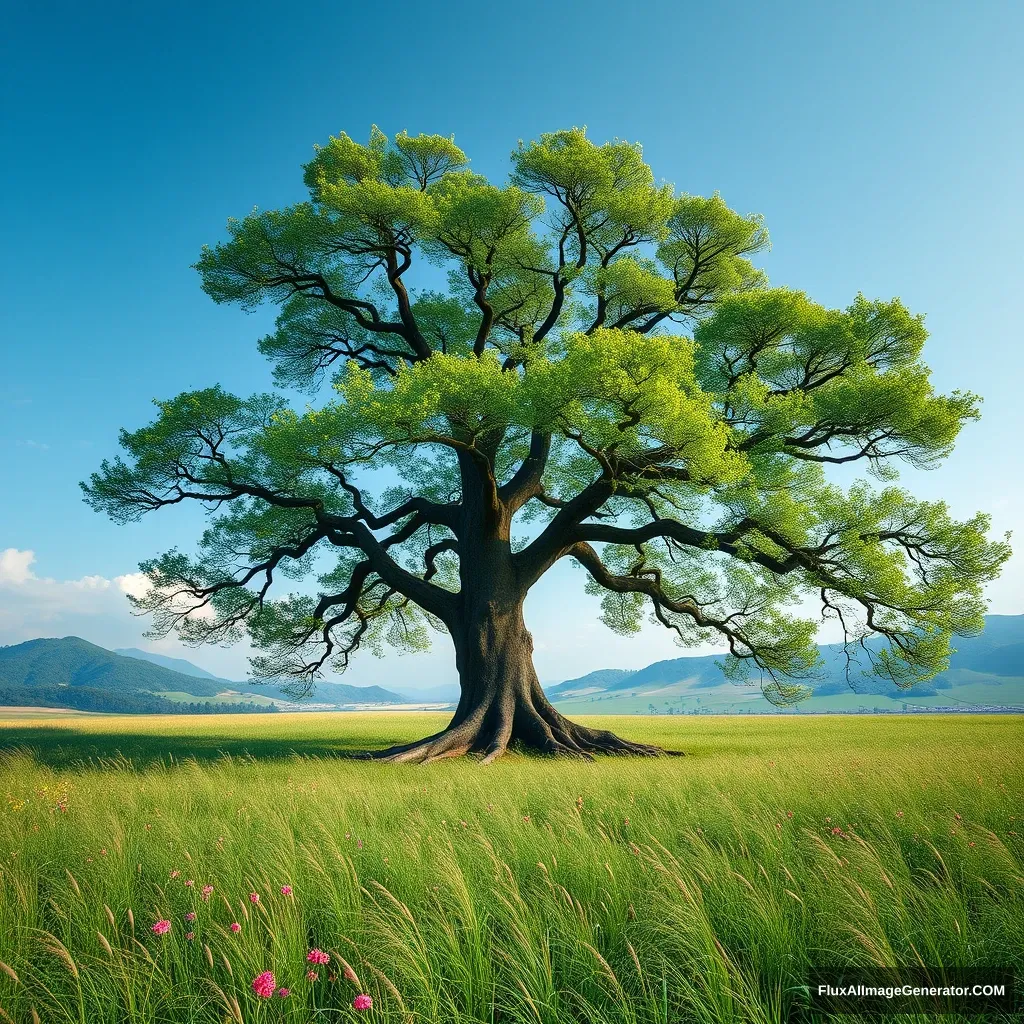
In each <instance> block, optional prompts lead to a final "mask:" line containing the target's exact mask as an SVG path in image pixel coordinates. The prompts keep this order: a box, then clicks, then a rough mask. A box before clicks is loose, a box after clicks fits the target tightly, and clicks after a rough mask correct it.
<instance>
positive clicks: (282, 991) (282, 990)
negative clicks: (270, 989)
mask: <svg viewBox="0 0 1024 1024" xmlns="http://www.w3.org/2000/svg"><path fill="white" fill-rule="evenodd" d="M291 991H292V990H291V989H290V988H284V987H282V988H279V989H278V990H277V994H278V995H279V996H280V997H281V998H282V999H287V998H288V996H289V995H291Z"/></svg>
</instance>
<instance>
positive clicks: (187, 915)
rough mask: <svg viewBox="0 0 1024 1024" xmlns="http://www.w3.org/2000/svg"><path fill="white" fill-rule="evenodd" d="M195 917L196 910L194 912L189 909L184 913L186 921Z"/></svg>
mask: <svg viewBox="0 0 1024 1024" xmlns="http://www.w3.org/2000/svg"><path fill="white" fill-rule="evenodd" d="M195 919H196V912H195V911H194V910H190V911H189V912H188V913H187V914H186V915H185V920H186V921H194V920H195Z"/></svg>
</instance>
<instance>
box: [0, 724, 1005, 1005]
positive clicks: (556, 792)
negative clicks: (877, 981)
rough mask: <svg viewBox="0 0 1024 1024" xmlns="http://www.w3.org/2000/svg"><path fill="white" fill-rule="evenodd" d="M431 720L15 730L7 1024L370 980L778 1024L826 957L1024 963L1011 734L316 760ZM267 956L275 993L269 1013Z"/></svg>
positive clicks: (1, 976) (686, 739)
mask: <svg viewBox="0 0 1024 1024" xmlns="http://www.w3.org/2000/svg"><path fill="white" fill-rule="evenodd" d="M443 721H444V719H443V716H431V715H423V714H392V715H384V714H378V713H372V714H345V715H339V714H333V715H332V714H324V715H321V714H303V715H286V714H280V715H273V716H271V715H267V716H258V717H256V716H253V717H250V716H239V717H231V716H223V717H221V716H196V717H195V718H185V717H182V716H171V717H168V718H145V719H137V718H104V717H98V716H90V717H87V718H73V719H62V720H59V721H58V720H54V719H46V720H41V721H39V722H35V723H33V722H31V721H28V720H25V719H19V720H18V721H16V722H11V723H7V725H6V726H5V727H3V728H0V746H3V747H5V748H7V749H8V753H7V754H6V755H5V756H4V759H3V763H2V765H0V961H2V962H3V964H4V965H5V966H6V970H0V1008H2V1011H3V1012H2V1014H0V1020H3V1019H9V1020H13V1021H17V1022H18V1024H21V1022H22V1021H26V1022H28V1021H34V1020H36V1019H37V1017H38V1019H39V1020H41V1021H43V1022H45V1024H49V1022H51V1021H53V1022H61V1021H74V1022H79V1024H93V1022H97V1024H99V1022H104V1024H107V1022H109V1024H113V1022H121V1021H154V1022H155V1021H161V1022H170V1021H174V1022H178V1021H183V1022H200V1021H202V1022H220V1021H276V1020H284V1021H290V1022H295V1024H298V1022H304V1024H305V1022H309V1021H331V1020H347V1019H354V1018H356V1017H358V1016H360V1014H359V1013H358V1012H357V1011H355V1010H354V1009H352V1008H351V1005H350V1004H351V1000H352V998H353V996H354V995H356V994H357V993H358V992H365V993H368V994H369V995H370V996H371V997H372V998H373V1002H374V1005H373V1009H372V1010H369V1011H366V1012H365V1013H364V1014H363V1015H362V1017H363V1019H369V1020H375V1021H396V1022H398V1021H401V1022H403V1024H404V1022H406V1021H416V1022H421V1021H422V1022H427V1021H437V1022H446V1024H448V1022H452V1024H455V1022H458V1024H468V1022H480V1024H484V1022H487V1024H490V1022H492V1021H493V1022H517V1024H518V1022H527V1021H532V1022H541V1024H561V1022H568V1021H574V1022H576V1021H593V1022H602V1024H603V1022H609V1024H610V1022H616V1024H618V1022H621V1024H640V1022H644V1024H647V1022H662V1024H667V1022H669V1021H673V1022H674V1021H698V1022H709V1024H710V1022H726V1021H730V1022H740V1021H742V1022H769V1021H772V1022H775V1021H780V1022H781V1021H783V1020H785V1019H786V1016H787V1014H788V1011H789V1007H790V1006H791V1004H792V1002H793V1000H794V998H796V996H795V994H794V990H795V987H796V986H798V985H800V984H801V983H803V981H804V980H805V976H806V971H807V968H808V967H809V966H810V965H813V964H817V965H821V964H825V963H830V964H834V965H838V964H848V965H861V966H870V965H882V964H885V965H903V964H914V963H917V962H918V961H919V960H921V961H923V962H924V963H926V964H928V965H930V966H933V967H936V968H940V969H945V970H954V969H957V968H970V967H980V968H986V969H988V968H992V967H993V966H1001V967H1008V968H1016V970H1017V971H1018V973H1021V971H1022V968H1024V954H1022V950H1024V869H1022V859H1024V858H1022V853H1024V846H1022V840H1021V836H1020V833H1021V832H1022V831H1024V829H1021V828H1020V824H1021V822H1020V821H1019V820H1018V818H1020V817H1021V816H1022V815H1024V768H1022V767H1021V763H1022V757H1021V754H1022V753H1024V722H1022V720H1021V719H1019V718H1014V717H992V718H987V717H986V718H981V717H975V716H972V717H963V718H960V717H957V718H950V717H935V718H924V717H914V718H910V719H889V718H865V717H857V718H808V719H797V718H790V719H769V718H764V719H743V720H737V719H713V718H702V719H694V718H689V719H670V718H668V717H661V718H624V719H619V720H612V719H601V720H600V723H601V725H603V726H608V725H609V724H610V725H611V727H612V728H614V729H616V730H617V731H619V732H621V733H622V734H624V735H626V736H628V737H629V738H631V739H638V740H643V741H646V742H654V743H659V744H662V745H665V746H669V747H672V748H677V749H683V750H685V751H686V752H687V754H688V755H689V756H687V757H685V758H672V759H661V760H657V761H643V760H621V761H620V760H615V759H603V760H599V761H598V762H597V763H595V764H584V763H575V762H564V761H547V760H541V759H534V758H524V757H520V756H515V755H512V756H509V757H507V758H504V759H502V760H501V761H499V762H497V763H496V764H494V765H492V766H490V767H489V768H485V769H482V768H480V767H479V766H478V765H476V764H474V763H472V762H468V761H466V762H447V763H440V764H436V765H429V766H426V767H411V768H410V767H400V766H390V765H380V764H373V763H365V762H358V761H352V760H344V759H340V758H337V757H335V756H332V755H334V754H338V753H344V752H346V751H350V750H352V749H355V748H360V747H364V746H377V745H384V744H388V743H393V742H398V741H402V740H406V739H413V738H415V737H416V736H418V735H422V734H426V733H428V732H430V731H431V730H432V729H434V728H436V727H437V725H438V724H439V723H442V722H443ZM62 808H66V810H65V809H62ZM175 872H180V874H177V875H175ZM189 881H192V882H194V884H193V885H188V884H186V883H188V882H189ZM205 885H212V886H213V887H214V889H213V893H212V895H211V897H210V899H209V902H204V901H203V899H202V895H201V889H202V887H203V886H205ZM284 885H289V886H292V887H293V893H292V894H291V895H284V894H282V893H281V887H282V886H284ZM253 892H256V893H259V895H260V900H259V903H251V902H250V900H249V894H250V893H253ZM190 912H194V913H195V914H196V920H195V921H194V923H188V922H186V920H185V915H186V913H190ZM160 919H167V920H169V921H171V930H170V932H169V933H168V934H166V935H163V936H158V935H154V934H153V933H152V931H151V926H152V924H153V923H154V922H156V921H157V920H160ZM232 922H237V923H238V924H240V925H241V930H240V931H239V932H238V933H237V934H236V933H233V932H232V931H231V930H230V927H229V926H230V925H231V923H232ZM190 930H191V931H193V932H194V934H195V938H194V939H192V940H189V939H187V938H186V933H187V932H189V931H190ZM314 946H315V947H319V948H321V949H324V950H326V951H328V952H329V953H330V954H331V962H330V964H329V965H327V966H326V967H323V968H320V969H319V974H320V976H319V978H318V979H317V980H316V981H315V982H314V981H309V980H307V979H306V977H305V975H306V971H307V969H308V968H309V966H310V965H308V964H307V963H306V954H307V951H308V950H309V949H310V948H311V947H314ZM346 964H347V965H348V966H349V967H350V969H351V971H352V972H353V974H354V976H355V977H356V978H357V979H358V982H356V981H352V980H350V979H346V977H345V974H344V971H345V966H346ZM265 970H272V971H274V973H275V976H276V978H277V983H278V985H281V986H286V987H288V988H289V989H290V990H291V994H290V995H289V996H287V997H286V998H279V997H274V998H273V999H270V1000H267V1001H261V1000H259V999H258V998H257V997H256V995H255V994H254V993H253V992H252V990H251V988H250V984H251V982H252V980H253V978H254V977H255V976H256V975H257V974H259V973H260V972H262V971H265ZM331 975H334V976H335V977H336V980H334V981H331V980H330V976H331ZM34 1015H36V1016H34Z"/></svg>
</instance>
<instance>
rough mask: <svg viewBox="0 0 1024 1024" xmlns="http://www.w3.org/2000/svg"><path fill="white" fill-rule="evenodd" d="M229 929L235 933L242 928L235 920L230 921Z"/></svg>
mask: <svg viewBox="0 0 1024 1024" xmlns="http://www.w3.org/2000/svg"><path fill="white" fill-rule="evenodd" d="M231 930H232V931H233V932H235V933H236V934H237V933H238V932H240V931H241V930H242V926H241V925H240V924H239V923H238V922H237V921H232V922H231Z"/></svg>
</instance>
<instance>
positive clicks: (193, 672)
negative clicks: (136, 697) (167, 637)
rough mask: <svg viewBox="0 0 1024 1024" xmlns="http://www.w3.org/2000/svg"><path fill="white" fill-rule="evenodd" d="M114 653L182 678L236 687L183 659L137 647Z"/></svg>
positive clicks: (118, 649)
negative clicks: (176, 673) (173, 673)
mask: <svg viewBox="0 0 1024 1024" xmlns="http://www.w3.org/2000/svg"><path fill="white" fill-rule="evenodd" d="M114 653H115V654H120V655H121V657H123V658H136V659H138V660H139V661H148V662H151V663H152V664H154V665H160V666H161V667H162V668H169V669H170V670H171V671H172V672H180V673H181V674H182V675H183V676H195V677H196V679H211V680H213V681H215V682H218V683H224V684H225V685H226V686H236V685H237V683H233V682H231V680H230V679H223V678H221V677H220V676H215V675H214V674H213V673H212V672H207V671H206V669H205V668H200V667H199V666H198V665H193V664H192V662H191V661H186V660H185V659H184V658H168V657H167V655H165V654H154V653H153V652H152V651H140V650H139V649H138V647H118V648H116V649H115V650H114Z"/></svg>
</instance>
